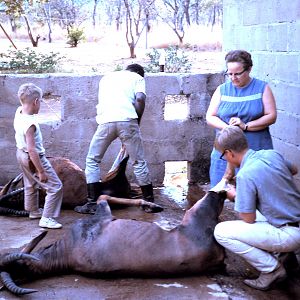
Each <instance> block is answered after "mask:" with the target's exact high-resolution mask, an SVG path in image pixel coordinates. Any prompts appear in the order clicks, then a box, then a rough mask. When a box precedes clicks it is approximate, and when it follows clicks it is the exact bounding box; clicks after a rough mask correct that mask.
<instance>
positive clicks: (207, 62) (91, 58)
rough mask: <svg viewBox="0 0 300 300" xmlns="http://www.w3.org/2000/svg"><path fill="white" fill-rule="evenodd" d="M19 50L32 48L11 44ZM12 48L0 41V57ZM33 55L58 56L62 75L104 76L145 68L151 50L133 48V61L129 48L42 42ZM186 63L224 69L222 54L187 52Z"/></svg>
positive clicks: (196, 67)
mask: <svg viewBox="0 0 300 300" xmlns="http://www.w3.org/2000/svg"><path fill="white" fill-rule="evenodd" d="M14 43H15V45H16V46H17V47H18V49H24V48H26V47H30V48H31V44H30V43H28V42H27V41H23V40H14ZM10 46H11V44H10V43H9V41H8V40H7V39H1V38H0V53H1V52H5V50H7V49H8V48H9V47H10ZM35 50H36V51H41V52H43V53H49V52H51V51H52V52H58V53H60V55H61V56H64V57H65V58H64V59H63V60H62V61H61V63H60V69H61V72H68V73H72V72H76V73H80V72H84V73H85V72H97V73H105V72H109V71H114V70H115V69H116V68H117V67H122V68H124V67H125V66H126V65H128V64H131V63H139V64H141V65H143V66H145V65H146V64H147V63H148V62H149V58H148V57H147V56H146V53H147V51H150V50H151V49H150V48H148V49H145V48H139V47H138V48H136V56H137V57H136V58H134V59H132V58H130V57H129V48H128V47H127V46H126V45H117V44H115V45H111V44H103V43H96V42H86V43H82V44H79V45H78V47H76V48H71V47H69V45H67V44H66V43H64V42H60V41H58V42H54V43H51V44H49V43H48V42H46V41H41V42H40V44H39V47H38V48H35ZM186 53H187V54H188V57H189V60H190V62H191V63H192V68H191V72H192V73H211V72H220V71H221V70H222V68H223V53H222V52H221V51H217V50H216V51H199V50H198V49H197V48H196V47H194V50H193V49H191V50H186Z"/></svg>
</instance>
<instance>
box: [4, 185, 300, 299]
mask: <svg viewBox="0 0 300 300" xmlns="http://www.w3.org/2000/svg"><path fill="white" fill-rule="evenodd" d="M155 196H156V199H157V201H156V202H157V203H158V204H160V205H163V206H164V207H165V210H164V211H163V212H162V213H159V214H147V213H145V212H143V211H142V210H140V209H138V208H133V207H131V208H124V209H123V208H122V209H118V210H113V215H114V216H115V217H117V218H132V219H138V220H145V221H148V222H156V223H157V224H159V225H160V226H162V227H163V228H165V229H167V230H169V229H171V228H173V227H174V226H176V225H178V224H179V222H180V221H181V219H182V216H183V214H184V211H185V209H186V208H187V207H189V205H190V204H189V203H188V202H187V201H185V198H186V195H184V194H183V193H182V192H180V191H179V190H178V189H177V190H176V189H170V188H158V189H156V190H155ZM194 196H195V195H194ZM234 215H235V214H234V212H233V211H232V206H231V205H230V203H225V206H224V210H223V212H222V215H221V220H225V219H232V218H234V217H235V216H234ZM84 217H86V216H85V215H80V214H77V213H75V212H73V211H67V210H64V211H62V213H61V216H60V218H59V221H60V222H61V223H62V224H63V229H61V230H49V232H48V235H47V236H46V238H45V239H44V240H43V241H42V242H41V243H40V245H39V246H45V245H47V244H50V243H51V242H53V241H55V240H56V239H58V238H59V237H61V236H62V234H63V233H64V232H65V231H66V230H68V229H69V228H70V226H71V225H72V222H73V221H74V220H75V219H77V218H84ZM0 224H1V227H0V252H1V253H3V252H7V251H18V250H19V249H20V248H21V247H23V246H24V245H25V244H26V243H28V242H29V241H30V240H31V239H32V238H33V237H35V236H37V235H38V234H39V233H40V232H41V230H42V229H41V228H39V227H38V220H29V219H28V218H22V217H7V216H1V217H0ZM225 263H226V265H227V267H226V271H221V270H220V271H218V272H215V273H213V274H202V275H199V276H188V274H187V276H184V277H175V278H146V279H145V278H110V279H100V278H99V279H98V278H87V277H83V276H80V275H77V274H70V275H64V276H53V277H50V278H44V279H41V280H36V281H34V282H29V283H24V284H22V285H21V286H22V287H26V288H34V289H37V290H38V292H37V293H33V294H30V295H26V296H23V297H22V298H23V299H33V300H34V299H49V300H51V299H53V300H54V299H55V300H56V299H59V300H69V299H70V300H71V299H72V300H77V299H78V300H79V299H80V300H81V299H100V300H102V299H110V300H114V299H126V300H131V299H132V300H135V299H138V300H150V299H155V300H156V299H161V300H167V299H168V300H171V299H192V300H193V299H195V300H196V299H205V300H212V299H235V300H237V299H253V300H254V299H260V300H261V299H262V300H264V299H276V300H288V299H300V276H299V272H298V273H294V274H292V275H291V276H290V277H289V279H288V280H287V281H286V282H284V283H282V284H281V285H278V286H276V289H273V290H271V291H268V292H261V291H256V290H253V289H251V288H249V287H247V286H245V285H244V284H243V283H242V281H243V278H244V276H245V275H248V276H255V275H256V273H255V271H254V270H253V269H251V267H250V266H249V265H247V264H246V263H245V262H244V261H242V260H241V259H239V258H238V257H234V256H233V255H231V254H230V253H227V258H226V260H225ZM12 299H19V297H16V296H13V295H12V294H10V293H8V292H7V291H5V290H3V291H0V300H12Z"/></svg>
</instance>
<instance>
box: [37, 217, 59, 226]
mask: <svg viewBox="0 0 300 300" xmlns="http://www.w3.org/2000/svg"><path fill="white" fill-rule="evenodd" d="M39 226H40V227H43V228H49V229H59V228H62V225H61V224H60V223H58V222H57V221H56V220H54V219H52V218H45V217H42V218H41V220H40V222H39Z"/></svg>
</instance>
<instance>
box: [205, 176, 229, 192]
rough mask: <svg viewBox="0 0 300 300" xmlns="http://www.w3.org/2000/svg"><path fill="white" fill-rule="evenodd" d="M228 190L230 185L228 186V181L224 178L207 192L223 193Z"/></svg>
mask: <svg viewBox="0 0 300 300" xmlns="http://www.w3.org/2000/svg"><path fill="white" fill-rule="evenodd" d="M228 190H230V185H229V184H228V180H227V179H225V178H222V179H221V181H220V182H219V183H217V184H216V185H215V186H214V187H213V188H211V189H210V190H209V191H212V192H216V193H219V192H222V191H223V192H224V191H228Z"/></svg>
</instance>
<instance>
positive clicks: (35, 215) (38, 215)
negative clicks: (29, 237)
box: [29, 208, 43, 219]
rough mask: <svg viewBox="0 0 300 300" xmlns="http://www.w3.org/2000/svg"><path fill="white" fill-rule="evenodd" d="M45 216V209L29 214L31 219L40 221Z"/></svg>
mask: <svg viewBox="0 0 300 300" xmlns="http://www.w3.org/2000/svg"><path fill="white" fill-rule="evenodd" d="M42 215H43V209H42V208H38V209H37V210H34V211H30V212H29V219H40V218H41V217H42Z"/></svg>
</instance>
